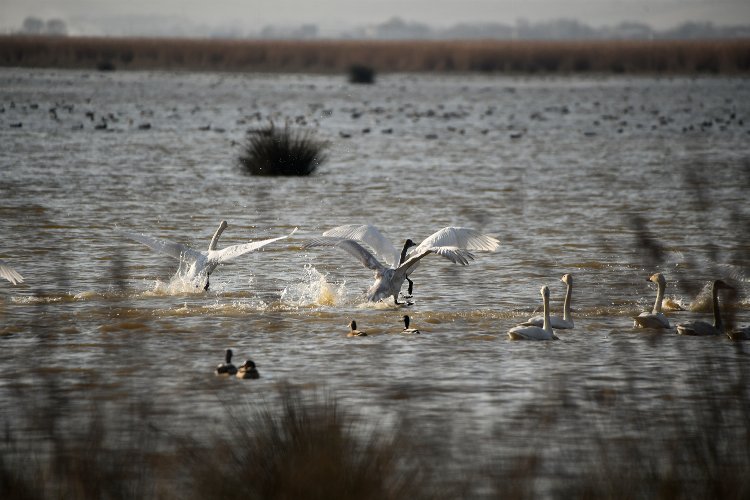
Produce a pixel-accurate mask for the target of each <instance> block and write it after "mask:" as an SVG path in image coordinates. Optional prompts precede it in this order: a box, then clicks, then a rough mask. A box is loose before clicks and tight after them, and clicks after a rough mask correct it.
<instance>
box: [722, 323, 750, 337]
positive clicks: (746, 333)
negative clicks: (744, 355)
mask: <svg viewBox="0 0 750 500" xmlns="http://www.w3.org/2000/svg"><path fill="white" fill-rule="evenodd" d="M727 337H729V339H730V340H750V326H746V327H743V328H735V329H734V330H732V331H731V332H727Z"/></svg>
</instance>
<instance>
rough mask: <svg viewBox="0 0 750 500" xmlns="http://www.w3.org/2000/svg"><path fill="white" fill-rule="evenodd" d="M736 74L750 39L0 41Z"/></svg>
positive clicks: (491, 68) (65, 52) (75, 61)
mask: <svg viewBox="0 0 750 500" xmlns="http://www.w3.org/2000/svg"><path fill="white" fill-rule="evenodd" d="M361 61H368V66H369V67H371V68H372V69H373V70H374V71H376V72H404V71H408V72H433V71H436V72H502V73H543V74H554V73H563V74H565V73H589V72H595V73H648V74H696V73H698V74H700V73H707V74H742V73H747V72H749V71H750V40H747V39H737V40H648V41H646V40H644V41H615V40H612V41H585V42H584V41H555V42H552V41H512V40H483V41H462V40H452V41H451V40H440V41H373V40H368V41H364V40H307V41H293V40H281V41H278V40H277V41H271V40H197V39H157V38H151V39H148V38H76V37H36V36H3V37H0V66H22V67H55V68H79V69H94V68H96V66H97V65H98V64H100V63H102V62H108V63H110V64H112V65H113V66H115V67H116V68H117V69H118V70H120V69H135V70H150V69H172V70H191V71H253V72H304V73H328V74H344V73H346V72H347V71H348V70H349V68H350V67H352V66H353V65H357V64H361Z"/></svg>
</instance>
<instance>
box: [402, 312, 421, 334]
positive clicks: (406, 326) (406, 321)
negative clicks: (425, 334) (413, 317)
mask: <svg viewBox="0 0 750 500" xmlns="http://www.w3.org/2000/svg"><path fill="white" fill-rule="evenodd" d="M402 319H403V320H404V329H403V330H401V333H404V334H406V335H419V334H421V333H422V332H420V331H419V330H417V329H416V328H409V321H410V320H409V316H408V315H407V314H404V317H403V318H402Z"/></svg>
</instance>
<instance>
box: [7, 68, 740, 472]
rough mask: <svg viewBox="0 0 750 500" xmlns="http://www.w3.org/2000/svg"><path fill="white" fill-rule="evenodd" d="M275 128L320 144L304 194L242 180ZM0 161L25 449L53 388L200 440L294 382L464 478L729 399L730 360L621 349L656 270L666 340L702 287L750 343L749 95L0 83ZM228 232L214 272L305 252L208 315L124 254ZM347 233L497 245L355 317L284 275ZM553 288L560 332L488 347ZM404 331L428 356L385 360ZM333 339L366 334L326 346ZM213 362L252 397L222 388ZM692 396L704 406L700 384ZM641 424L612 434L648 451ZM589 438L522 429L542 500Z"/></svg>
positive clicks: (262, 272)
mask: <svg viewBox="0 0 750 500" xmlns="http://www.w3.org/2000/svg"><path fill="white" fill-rule="evenodd" d="M52 109H54V111H50V110H52ZM87 113H89V115H88V116H87ZM92 116H93V118H92ZM269 121H273V122H274V123H275V124H277V125H282V124H284V123H285V122H286V121H289V122H290V124H291V125H292V126H294V127H299V128H307V129H312V130H314V131H315V133H316V136H317V137H318V138H320V139H323V140H326V141H328V143H329V147H328V149H327V153H326V154H327V161H326V162H325V163H324V164H323V165H321V166H320V168H319V169H318V171H317V172H316V173H315V174H314V175H312V176H310V177H304V178H271V177H269V178H261V177H252V176H249V175H246V174H245V173H243V172H242V170H241V169H240V168H239V167H238V166H237V157H238V155H239V153H240V143H241V142H242V141H243V139H244V136H245V132H246V131H247V130H248V129H257V128H260V127H263V126H265V125H267V124H268V123H269ZM103 123H106V128H103V125H101V124H103ZM97 125H100V127H99V128H100V129H97V127H96V126H97ZM0 144H2V147H1V151H0V258H1V259H3V260H4V261H6V262H7V263H9V264H11V265H13V266H14V267H15V268H16V269H17V270H18V271H19V272H20V273H21V274H22V275H23V276H24V278H25V282H24V283H23V284H22V285H18V286H12V285H10V283H7V282H5V281H3V282H2V283H0V345H2V349H0V366H2V367H3V369H2V371H0V408H2V410H0V411H2V414H3V418H4V419H5V420H6V421H8V422H15V423H16V424H14V425H18V426H19V428H23V427H24V426H25V425H26V424H28V422H26V421H25V420H24V418H23V417H24V414H23V411H22V410H21V409H19V408H21V406H22V405H21V406H19V400H24V399H27V398H29V397H30V395H31V394H34V393H39V392H43V390H42V387H45V386H47V387H49V385H48V384H49V383H51V382H50V381H52V382H54V388H55V393H56V394H61V395H66V396H68V397H69V398H70V399H71V400H72V401H73V402H74V403H73V404H72V406H71V408H70V409H69V410H68V411H70V417H71V418H74V416H75V411H76V407H77V406H86V405H89V404H91V401H96V402H98V403H97V404H102V405H105V406H108V405H110V406H113V407H116V405H117V404H118V402H121V401H123V400H129V399H130V398H134V397H138V396H148V397H149V398H152V399H153V400H154V401H155V402H156V403H155V404H156V407H157V408H158V409H159V411H161V412H163V413H164V414H165V415H169V419H170V422H171V423H170V425H174V426H176V428H184V429H194V430H195V432H197V430H199V429H201V428H202V427H199V426H203V425H204V423H205V422H210V423H217V422H220V420H221V411H220V410H217V408H220V407H221V406H222V405H228V406H232V405H234V404H239V403H240V402H242V404H246V403H247V402H248V401H250V402H251V403H252V402H253V401H261V400H267V399H269V398H272V394H274V393H275V391H276V390H277V388H278V386H279V385H280V384H283V383H290V384H293V385H295V386H299V387H302V388H303V390H305V391H308V390H309V391H313V392H315V391H319V392H327V393H331V394H333V395H335V397H337V398H338V400H339V402H340V403H341V404H342V405H343V406H345V407H350V408H356V409H357V410H358V411H359V412H360V413H362V414H363V415H365V416H373V417H375V418H377V420H378V421H381V420H382V421H388V418H390V417H394V416H398V415H401V416H405V417H406V418H408V419H410V420H412V421H415V422H419V423H420V427H424V428H425V429H426V432H427V434H429V435H433V436H440V439H443V440H445V441H446V442H447V443H449V444H451V445H456V447H457V448H461V449H463V450H464V452H463V453H466V454H468V455H470V454H471V453H472V451H471V450H473V452H476V453H477V454H478V455H482V456H484V455H491V454H493V453H497V454H499V455H504V454H512V453H515V452H516V451H517V450H518V449H519V448H524V449H525V448H527V447H529V446H532V445H530V444H529V441H528V439H527V438H528V436H529V435H530V434H533V433H532V432H531V431H530V430H529V429H530V428H534V426H535V423H534V419H535V418H537V417H536V414H535V413H534V412H533V411H530V409H529V408H530V407H534V408H537V411H539V412H540V413H541V414H544V413H545V411H544V409H545V408H549V409H550V410H549V411H550V412H553V411H557V410H556V409H557V408H559V407H560V405H563V406H565V405H572V407H573V408H576V412H580V413H581V414H587V415H589V416H590V417H592V418H595V419H600V420H602V421H607V422H610V421H611V420H612V419H614V416H613V414H612V409H611V408H612V406H611V405H609V404H604V403H602V401H603V400H602V398H604V399H605V400H606V399H607V397H608V396H607V395H613V394H614V395H617V397H616V400H617V401H618V402H619V403H621V404H623V405H628V406H630V407H631V408H632V409H633V410H634V411H638V412H641V415H642V416H643V415H652V414H653V415H660V417H659V418H660V419H661V420H659V421H666V420H668V419H669V415H670V414H672V413H680V412H682V411H683V410H684V409H685V408H686V407H690V405H691V404H693V402H694V401H695V400H696V398H698V399H700V398H702V397H704V396H705V395H706V393H707V392H711V393H712V394H724V395H726V394H728V392H727V391H729V389H728V388H729V386H730V385H731V384H732V383H734V382H736V381H737V380H736V377H734V375H733V374H736V373H739V372H737V369H736V367H738V366H741V365H742V364H743V363H747V358H746V354H745V352H746V351H747V345H746V343H740V344H733V343H732V342H730V341H729V340H728V339H726V338H683V337H681V336H678V335H675V334H674V331H670V332H668V333H658V332H643V331H639V330H634V329H633V328H632V316H635V315H637V314H638V313H639V312H641V311H644V310H647V309H650V307H651V305H652V304H653V301H654V297H655V293H656V291H655V286H654V285H653V284H652V283H648V282H647V281H646V279H647V278H648V276H649V275H651V274H652V273H654V272H657V271H660V272H662V273H664V275H665V276H666V278H667V281H668V287H667V294H666V295H667V297H668V298H671V299H673V301H674V302H675V303H678V304H680V305H682V306H683V307H684V308H685V309H688V310H686V311H679V312H671V313H669V318H670V321H671V322H672V323H673V324H674V323H677V322H680V321H685V320H690V319H705V320H710V315H711V312H710V300H708V299H707V298H706V294H705V291H703V292H701V291H702V289H703V287H704V286H705V285H706V284H707V283H708V282H709V281H711V280H713V279H717V278H724V279H727V280H731V282H732V283H733V284H734V285H735V286H736V287H737V291H738V293H737V294H736V297H733V298H732V300H733V314H732V316H733V317H732V319H731V320H732V321H733V322H734V323H735V324H738V325H740V326H745V325H748V324H750V302H748V299H747V288H748V269H750V225H749V224H750V203H748V201H747V200H748V193H750V82H749V81H748V80H747V79H740V78H738V79H732V78H687V77H685V78H682V77H680V78H645V77H644V78H631V77H584V78H581V77H573V76H571V77H551V78H546V77H504V76H476V75H472V76H469V75H457V76H434V75H385V76H381V77H380V78H379V80H378V82H377V83H376V85H373V86H369V85H350V84H348V83H346V82H345V80H344V79H343V77H332V76H311V75H234V74H233V75H225V74H206V73H203V74H193V73H139V72H132V73H120V72H112V73H92V72H79V71H49V70H20V69H7V68H3V69H0ZM221 220H226V221H227V222H228V224H229V227H228V229H227V230H226V231H225V232H224V235H223V236H222V238H221V240H220V243H219V247H224V246H226V245H231V244H237V243H243V242H246V241H250V240H255V239H262V238H271V237H276V236H281V235H283V234H287V233H289V232H290V231H291V230H292V229H293V228H295V227H298V228H299V230H298V231H297V233H296V234H294V235H293V236H292V237H291V238H289V239H288V240H282V241H280V242H278V243H275V244H272V245H269V246H267V247H265V248H264V249H263V250H262V251H260V252H257V253H251V254H247V255H244V256H242V257H240V258H238V259H236V260H235V261H233V262H232V263H230V264H228V265H225V266H222V267H220V268H218V269H217V270H216V271H215V273H214V274H212V276H211V289H210V291H209V292H207V293H187V292H186V291H185V290H183V289H175V287H170V285H169V283H170V278H171V277H172V276H173V274H174V273H175V271H176V269H177V262H176V261H173V260H172V259H170V258H169V257H166V256H161V255H158V254H156V253H154V252H152V251H150V250H149V249H148V248H147V247H145V246H143V245H141V244H139V243H137V242H134V241H131V240H129V239H127V238H125V237H124V236H123V235H122V234H121V232H120V231H119V230H123V231H130V232H142V233H146V234H149V235H152V236H154V237H159V238H165V239H169V240H172V241H178V242H183V243H187V244H190V245H192V246H194V247H196V248H199V249H204V248H205V247H207V245H208V242H209V241H210V239H211V236H212V234H213V232H214V231H215V230H216V227H217V226H218V224H219V222H220V221H221ZM354 223H371V224H374V225H376V226H377V227H379V228H380V229H381V231H382V232H383V233H385V234H386V235H387V236H389V237H390V238H392V240H393V241H394V244H395V245H396V246H397V247H399V248H400V246H401V244H402V243H403V241H404V239H406V238H412V239H414V240H415V241H420V240H422V239H423V238H426V237H427V236H429V235H430V234H432V233H433V232H435V231H437V230H438V229H440V228H442V227H445V226H467V227H473V228H475V229H478V230H481V231H483V232H485V233H487V234H490V235H492V236H495V237H497V238H498V239H499V240H500V241H501V243H502V244H501V247H500V248H499V249H498V250H497V251H496V252H495V253H492V254H486V253H478V254H477V255H476V260H474V261H473V262H471V264H470V265H469V266H467V267H461V266H457V265H454V264H451V263H450V262H448V261H446V260H443V259H440V258H437V257H428V258H426V259H424V260H423V261H422V263H421V265H420V267H419V269H418V270H417V271H415V272H414V273H413V275H412V279H413V280H414V282H415V286H414V298H413V301H414V305H412V306H410V307H408V308H401V307H396V306H393V305H390V304H376V305H371V304H366V303H363V295H364V292H365V291H366V290H367V288H368V287H369V286H370V284H371V283H372V273H371V272H370V271H369V270H367V269H365V268H363V267H362V266H361V265H360V264H359V263H358V262H356V261H355V260H354V259H353V258H352V257H351V256H349V255H348V254H346V253H345V252H343V251H340V250H336V249H318V248H315V249H307V250H306V249H304V248H303V245H304V243H305V241H307V239H309V238H311V237H314V236H317V235H320V234H321V233H322V232H323V231H325V230H327V229H330V228H332V227H334V226H337V225H341V224H354ZM564 273H572V274H573V276H574V279H575V287H574V291H573V309H574V318H575V322H576V328H575V329H574V330H572V331H559V332H558V336H559V337H560V340H559V341H557V342H552V343H544V342H541V343H524V342H511V341H509V340H508V339H507V330H508V329H509V328H511V327H512V326H514V325H515V324H517V323H518V322H520V321H522V320H524V319H525V318H527V317H528V316H529V315H530V314H531V313H532V312H534V311H536V310H540V309H541V297H540V294H539V289H540V287H541V286H542V285H544V284H547V285H549V287H550V289H551V294H552V309H553V313H559V312H560V310H561V308H562V300H563V297H564V294H565V286H564V284H563V283H561V282H560V281H559V280H560V277H561V276H562V275H563V274H564ZM405 290H406V289H405V288H404V291H405ZM724 299H727V298H726V297H725V296H722V300H724ZM727 300H729V299H727ZM403 314H409V315H410V316H411V317H412V323H413V326H415V327H417V328H419V329H420V330H421V331H422V335H421V336H412V337H404V336H400V335H388V334H389V333H394V332H397V331H400V329H401V328H402V326H401V325H402V322H401V316H402V315H403ZM351 319H356V320H357V323H358V327H359V328H360V329H361V330H365V331H367V332H368V333H370V335H369V336H368V337H363V338H347V337H346V332H347V331H348V327H347V324H348V323H349V321H350V320H351ZM227 347H231V348H232V349H234V352H235V361H236V363H237V364H239V363H241V362H242V360H244V359H245V358H247V357H249V358H252V359H253V360H254V361H255V362H256V364H257V366H258V369H259V371H260V373H261V376H262V378H261V379H260V380H258V381H238V380H235V379H230V380H225V379H221V380H219V379H217V378H216V377H215V376H214V375H213V368H214V367H215V365H216V364H217V363H219V362H220V361H222V360H223V352H224V349H225V348H227ZM733 367H734V368H733ZM742 373H744V372H742ZM743 376H744V375H743ZM706 378H709V379H711V384H712V385H711V389H712V390H711V391H707V390H706V387H705V385H702V384H700V383H698V384H694V383H693V382H695V381H698V382H701V381H703V382H705V379H706ZM745 382H747V380H746V379H745ZM714 389H715V391H714ZM725 389H726V391H725ZM602 395H603V396H602ZM726 397H735V396H726ZM739 397H740V398H744V399H746V398H747V397H748V392H747V385H745V390H744V391H742V392H741V393H740V396H739ZM540 408H541V409H540ZM576 414H578V413H576ZM644 422H646V423H648V422H651V420H649V419H648V418H647V417H645V416H643V419H642V420H637V421H632V422H628V423H624V424H623V427H622V428H621V429H619V430H618V431H617V432H622V433H623V434H627V433H636V434H637V433H638V432H644V433H647V432H648V431H647V430H646V428H647V427H648V425H644ZM28 425H31V424H28ZM587 425H588V424H587V423H585V422H581V421H578V420H576V419H574V418H559V419H558V420H556V421H555V423H554V424H548V425H546V426H544V427H543V429H542V428H540V429H539V430H538V432H539V433H541V434H538V435H536V436H537V439H538V441H534V443H537V444H538V443H539V442H544V443H546V444H549V443H550V442H554V443H556V446H559V448H554V449H553V448H550V449H548V450H547V449H546V448H545V450H547V451H545V456H546V457H547V458H549V462H548V463H549V464H551V465H549V469H550V470H551V472H552V473H553V475H554V474H558V473H560V474H562V473H563V472H560V468H562V469H565V465H564V463H565V461H564V459H563V458H564V453H563V452H561V451H560V450H561V449H562V450H566V449H568V448H569V447H572V448H576V447H577V446H579V447H584V444H581V440H580V439H581V437H582V436H586V435H587V432H588V427H587ZM510 429H524V430H523V431H519V432H518V433H516V434H514V433H513V432H511V431H510ZM535 432H536V431H535ZM602 432H604V431H602ZM606 433H607V435H610V430H607V431H606ZM500 435H502V439H500V438H498V436H500ZM644 435H645V434H644ZM540 436H546V437H540ZM532 441H533V440H532ZM534 446H536V444H535V445H534ZM487 448H492V449H491V450H488V449H487ZM582 452H585V450H583V451H582ZM560 464H562V465H560Z"/></svg>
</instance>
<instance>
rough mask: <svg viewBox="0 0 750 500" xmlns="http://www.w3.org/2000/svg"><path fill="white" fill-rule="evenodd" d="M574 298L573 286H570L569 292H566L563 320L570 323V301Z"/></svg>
mask: <svg viewBox="0 0 750 500" xmlns="http://www.w3.org/2000/svg"><path fill="white" fill-rule="evenodd" d="M571 297H573V285H571V284H568V290H567V291H566V292H565V303H564V304H563V319H564V320H565V321H570V299H571Z"/></svg>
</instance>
